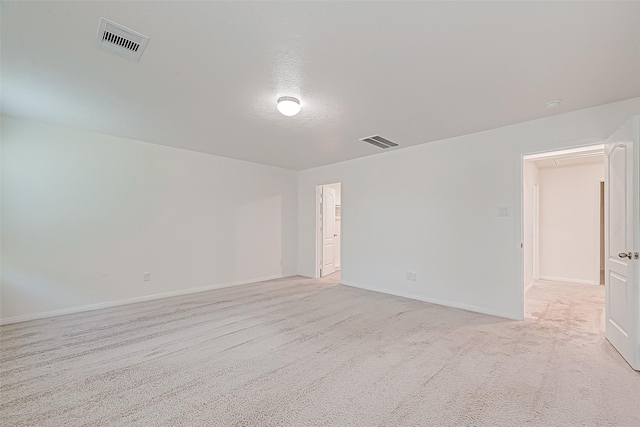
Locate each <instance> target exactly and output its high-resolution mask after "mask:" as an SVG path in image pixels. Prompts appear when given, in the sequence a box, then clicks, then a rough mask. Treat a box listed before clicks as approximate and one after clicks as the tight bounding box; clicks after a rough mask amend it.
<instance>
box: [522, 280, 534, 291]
mask: <svg viewBox="0 0 640 427" xmlns="http://www.w3.org/2000/svg"><path fill="white" fill-rule="evenodd" d="M534 283H536V281H535V280H533V281H532V282H531V283H529V284H528V285H527V287H526V288H524V293H525V294H526V293H527V291H528V290H529V289H531V288H532V287H533V284H534Z"/></svg>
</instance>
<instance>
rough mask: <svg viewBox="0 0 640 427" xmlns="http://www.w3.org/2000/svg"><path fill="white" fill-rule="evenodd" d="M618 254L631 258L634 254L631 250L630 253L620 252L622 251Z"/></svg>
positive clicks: (621, 256)
mask: <svg viewBox="0 0 640 427" xmlns="http://www.w3.org/2000/svg"><path fill="white" fill-rule="evenodd" d="M618 256H619V257H620V258H629V259H631V257H632V254H631V252H629V253H624V252H620V253H619V254H618Z"/></svg>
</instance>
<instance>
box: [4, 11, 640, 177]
mask: <svg viewBox="0 0 640 427" xmlns="http://www.w3.org/2000/svg"><path fill="white" fill-rule="evenodd" d="M100 17H105V18H107V19H110V20H112V21H115V22H117V23H120V24H122V25H125V26H127V27H129V28H131V29H133V30H135V31H138V32H140V33H143V34H145V35H147V36H149V37H150V38H151V40H150V42H149V45H148V46H147V49H146V51H145V53H144V54H143V56H142V58H141V60H140V62H137V63H136V62H132V61H129V60H126V59H123V58H121V57H118V56H115V55H113V54H110V53H108V52H105V51H102V50H99V49H97V48H96V47H95V46H94V38H95V35H96V31H97V28H98V21H99V19H100ZM638 17H640V2H594V3H590V2H585V3H582V2H579V3H577V2H566V3H565V2H562V3H558V2H544V3H540V2H531V3H529V2H495V3H493V2H491V3H488V2H487V3H485V2H470V3H466V2H465V3H459V2H406V3H405V2H371V3H369V2H314V3H310V2H278V3H271V2H264V1H263V2H256V3H249V2H224V3H222V2H215V3H213V2H193V3H192V2H97V1H86V2H52V1H48V2H42V3H38V2H7V1H3V2H2V33H1V37H2V58H1V59H2V69H1V72H2V75H1V77H2V111H3V112H4V113H5V114H9V115H12V116H17V117H26V118H31V119H35V120H42V121H46V122H52V123H57V124H61V125H67V126H73V127H77V128H82V129H89V130H93V131H97V132H102V133H106V134H111V135H116V136H122V137H127V138H133V139H138V140H142V141H148V142H153V143H157V144H163V145H169V146H174V147H181V148H186V149H189V150H195V151H201V152H205V153H212V154H217V155H221V156H226V157H232V158H237V159H244V160H249V161H253V162H259V163H265V164H270V165H276V166H282V167H286V168H291V169H305V168H310V167H314V166H320V165H324V164H329V163H334V162H338V161H342V160H347V159H352V158H356V157H362V156H367V155H371V154H377V153H380V152H382V150H381V149H379V148H376V147H374V146H372V145H369V144H366V143H364V142H360V141H358V139H359V138H362V137H365V136H370V135H373V134H380V135H382V136H384V137H386V138H388V139H391V140H393V141H395V142H397V143H399V144H400V147H398V148H394V149H388V150H387V151H391V150H395V149H402V148H404V147H408V146H411V145H416V144H422V143H426V142H430V141H434V140H439V139H443V138H447V137H452V136H458V135H464V134H469V133H473V132H478V131H482V130H486V129H491V128H496V127H500V126H504V125H508V124H512V123H517V122H521V121H526V120H531V119H535V118H540V117H544V116H547V115H551V114H558V113H559V112H566V111H572V110H576V109H581V108H585V107H590V106H594V105H599V104H605V103H609V102H613V101H618V100H622V99H628V98H633V97H637V96H640V25H638ZM281 95H294V96H299V97H300V98H301V100H302V112H301V113H300V114H299V115H298V116H296V117H293V118H287V117H284V116H281V115H280V114H279V113H278V112H277V111H276V108H275V101H276V99H277V98H278V96H281ZM555 98H561V99H563V100H564V103H563V105H562V108H561V109H560V110H557V111H555V112H550V111H548V110H546V109H545V108H544V104H545V102H547V101H549V100H551V99H555Z"/></svg>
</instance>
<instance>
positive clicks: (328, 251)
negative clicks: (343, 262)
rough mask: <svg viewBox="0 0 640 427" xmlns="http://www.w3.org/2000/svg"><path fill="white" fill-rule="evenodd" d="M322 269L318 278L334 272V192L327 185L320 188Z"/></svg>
mask: <svg viewBox="0 0 640 427" xmlns="http://www.w3.org/2000/svg"><path fill="white" fill-rule="evenodd" d="M320 197H321V199H320V200H321V209H322V264H321V265H322V267H321V269H320V277H324V276H328V275H329V274H333V273H335V271H336V264H335V247H334V238H335V235H336V230H335V228H336V190H334V189H333V188H331V187H329V186H328V185H323V186H322V194H321V196H320Z"/></svg>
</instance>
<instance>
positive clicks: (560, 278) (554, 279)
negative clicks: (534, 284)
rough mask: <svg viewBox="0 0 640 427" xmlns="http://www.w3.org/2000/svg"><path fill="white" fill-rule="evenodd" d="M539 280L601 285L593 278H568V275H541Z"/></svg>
mask: <svg viewBox="0 0 640 427" xmlns="http://www.w3.org/2000/svg"><path fill="white" fill-rule="evenodd" d="M538 280H544V281H546V282H565V283H577V284H579V285H599V283H596V282H594V281H593V280H582V279H567V278H566V277H552V276H540V278H539V279H538Z"/></svg>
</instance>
